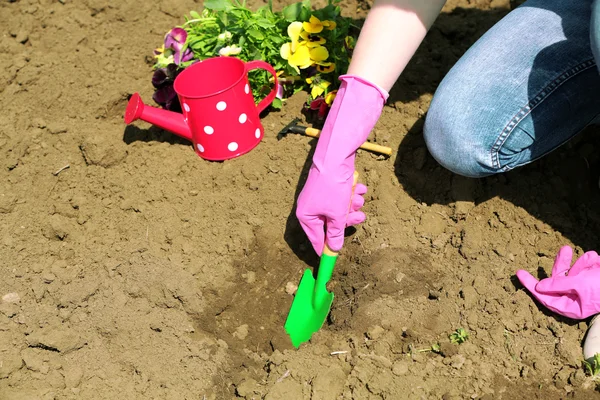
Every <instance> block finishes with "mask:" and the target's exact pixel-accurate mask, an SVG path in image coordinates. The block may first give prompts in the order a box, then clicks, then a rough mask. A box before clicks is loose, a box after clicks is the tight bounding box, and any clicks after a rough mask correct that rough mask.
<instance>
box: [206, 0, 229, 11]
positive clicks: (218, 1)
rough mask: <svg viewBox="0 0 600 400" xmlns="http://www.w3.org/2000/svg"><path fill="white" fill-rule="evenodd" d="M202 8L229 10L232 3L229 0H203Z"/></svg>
mask: <svg viewBox="0 0 600 400" xmlns="http://www.w3.org/2000/svg"><path fill="white" fill-rule="evenodd" d="M204 8H207V9H209V10H214V11H229V10H231V9H233V5H232V4H231V2H230V1H229V0H205V1H204Z"/></svg>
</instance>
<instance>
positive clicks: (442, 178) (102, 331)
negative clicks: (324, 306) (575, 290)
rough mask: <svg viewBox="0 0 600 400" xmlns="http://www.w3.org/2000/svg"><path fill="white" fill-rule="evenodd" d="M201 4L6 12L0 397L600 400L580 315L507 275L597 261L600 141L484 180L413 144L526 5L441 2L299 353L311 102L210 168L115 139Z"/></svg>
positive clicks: (187, 155) (133, 130)
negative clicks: (327, 310)
mask: <svg viewBox="0 0 600 400" xmlns="http://www.w3.org/2000/svg"><path fill="white" fill-rule="evenodd" d="M251 4H253V5H254V6H256V5H258V3H257V2H254V3H251ZM200 6H201V3H200V2H197V1H193V0H177V1H170V2H158V1H154V0H152V1H146V2H140V1H133V0H124V1H120V2H108V1H102V0H82V1H73V0H64V1H62V0H61V1H51V0H19V1H11V0H9V1H6V0H4V1H2V2H0V29H1V31H2V35H1V36H0V52H1V54H3V56H2V57H0V67H1V70H2V71H4V72H3V73H2V75H1V76H0V93H1V96H0V104H1V107H2V113H0V167H1V168H0V181H1V182H2V185H1V186H0V225H1V226H2V229H1V231H0V254H1V258H0V259H1V261H2V263H1V264H0V274H1V276H2V279H1V280H0V295H1V296H3V295H5V294H9V293H16V294H17V295H18V296H19V298H20V300H19V301H18V302H10V301H3V302H0V399H3V400H4V399H11V400H13V399H71V398H72V399H76V398H77V399H80V398H81V399H155V398H156V399H159V398H160V399H204V398H206V399H230V398H235V397H236V396H237V397H242V398H246V399H259V398H265V399H309V398H310V399H313V400H316V399H416V398H443V399H462V398H468V399H476V398H478V399H483V398H488V399H489V398H504V399H515V398H524V399H532V398H540V399H554V398H557V399H558V398H586V399H588V398H595V397H599V396H598V395H597V394H596V393H595V392H594V391H593V384H592V382H591V380H590V379H589V378H587V377H586V376H585V374H584V371H583V369H582V368H581V361H582V353H581V340H582V339H583V337H584V334H585V331H586V328H587V321H585V322H580V323H577V322H574V321H570V320H566V319H564V318H560V317H557V316H556V315H553V314H551V313H549V312H547V311H546V310H545V309H543V308H540V307H538V304H537V303H536V302H535V301H534V300H533V299H532V298H531V297H530V296H528V294H527V293H526V292H525V291H524V290H523V289H522V287H521V286H520V285H519V284H518V282H517V281H516V279H515V277H514V272H515V270H516V269H518V268H526V269H528V270H530V271H533V272H535V271H536V270H537V272H538V274H539V275H540V276H543V274H548V273H550V267H551V264H552V261H553V256H554V254H555V253H556V252H557V250H558V249H559V248H560V246H562V245H564V244H572V245H574V246H576V248H577V251H578V253H581V252H582V251H584V250H589V249H594V248H596V249H597V243H598V233H597V232H598V230H597V227H598V226H599V224H600V212H599V211H598V210H599V209H600V208H599V207H598V206H599V203H600V201H599V200H600V196H599V190H598V170H599V169H598V168H599V159H598V154H600V153H599V152H598V149H599V148H600V139H598V135H597V130H596V131H595V132H594V131H589V132H588V133H587V134H584V135H582V136H581V137H579V138H578V139H577V140H576V141H573V142H571V143H570V144H569V145H567V146H564V147H563V148H561V149H560V150H559V151H557V152H555V153H553V154H551V155H550V156H548V157H546V158H544V159H542V160H540V161H539V162H536V163H534V164H532V165H530V166H528V167H526V168H522V169H520V170H518V171H514V172H510V173H507V174H503V175H501V176H496V177H492V178H487V179H481V180H470V179H464V178H460V177H457V176H453V175H452V174H451V173H449V172H448V171H446V170H444V169H443V168H441V167H440V166H439V165H438V164H437V163H436V162H435V161H434V160H433V159H432V158H431V157H430V156H429V155H428V153H427V151H426V148H425V146H424V142H423V139H422V135H421V133H422V125H423V117H424V114H425V112H426V111H427V108H428V104H429V102H430V100H431V97H432V93H433V92H434V90H435V88H436V86H437V84H438V83H439V82H440V80H441V78H442V77H443V75H444V74H445V72H446V71H447V70H448V69H449V68H450V67H451V66H452V65H453V63H454V62H456V60H457V59H458V58H459V57H460V55H461V54H462V53H463V52H464V51H465V50H466V49H467V48H468V47H469V46H470V45H471V44H472V43H473V42H474V41H475V40H476V39H477V38H478V37H479V36H480V35H481V34H483V32H485V31H486V30H487V29H488V28H489V27H490V26H492V25H493V24H494V23H495V22H496V21H498V20H499V19H500V18H501V17H502V16H503V15H505V14H506V13H507V12H508V11H509V10H510V9H511V7H514V6H515V4H513V3H511V2H509V1H508V0H491V1H490V0H450V1H449V2H448V4H447V6H446V7H445V9H444V12H443V14H442V15H441V16H440V17H439V19H438V20H437V22H436V25H435V26H434V27H433V28H432V30H431V32H430V34H429V35H428V38H427V40H426V41H425V43H424V44H423V46H421V48H420V50H419V52H418V54H417V55H416V56H415V58H414V59H413V61H412V62H411V64H410V66H409V68H408V69H407V71H406V73H405V74H404V75H403V76H402V78H401V79H400V80H399V82H398V84H397V86H396V88H395V89H394V90H393V91H392V96H391V100H390V102H389V105H388V106H387V107H386V108H385V111H384V113H383V116H382V118H381V121H380V123H379V124H378V125H377V127H376V129H375V132H374V133H373V135H372V136H371V140H373V141H375V142H377V143H379V144H384V145H389V146H391V147H393V148H394V150H395V152H394V155H393V157H391V158H389V159H385V158H381V157H377V156H375V155H373V154H370V153H366V152H362V151H361V152H359V156H358V161H357V165H358V168H359V171H360V173H361V176H362V178H363V179H364V180H365V181H366V183H367V184H368V185H369V187H370V191H369V194H368V196H367V197H368V201H367V204H366V206H365V209H366V212H367V214H368V220H367V222H366V223H364V224H363V225H362V226H360V227H358V229H356V230H355V231H354V232H350V233H349V236H348V238H347V240H346V246H345V249H344V252H343V255H342V256H341V257H340V260H339V262H338V265H337V266H336V270H335V274H334V279H333V289H334V291H335V294H336V298H335V301H334V305H333V309H332V312H331V315H330V318H329V320H328V322H327V324H326V326H325V327H324V328H323V329H322V330H321V331H320V332H318V333H317V334H316V335H315V336H314V338H313V340H312V341H311V342H310V343H308V344H306V345H303V346H302V347H301V348H300V349H299V350H296V349H293V348H292V347H291V345H290V343H289V340H288V338H287V336H286V334H285V332H284V330H283V323H284V321H285V318H286V315H287V312H288V310H289V306H290V304H291V301H292V296H291V295H289V294H288V293H287V292H286V286H287V285H288V284H297V283H298V281H299V279H300V276H301V273H302V271H303V270H304V269H306V268H307V267H312V266H314V265H315V263H316V261H317V259H316V257H315V256H314V255H313V253H312V251H311V250H310V246H309V245H308V243H307V241H306V239H305V236H304V234H303V233H302V231H301V229H300V228H299V225H298V223H297V221H296V220H295V217H294V214H293V207H294V200H295V196H296V195H297V193H298V190H299V189H298V188H299V187H301V186H302V183H303V181H304V178H305V176H306V175H305V174H306V170H307V166H308V160H309V156H310V154H311V153H310V152H311V150H312V149H313V148H314V145H315V142H314V140H311V139H309V138H307V137H304V136H299V135H288V136H287V137H285V138H283V139H281V140H277V138H276V136H277V132H278V131H279V130H280V129H281V128H282V127H283V126H285V125H286V124H287V123H288V122H290V121H291V120H292V119H293V118H294V117H301V115H300V108H301V104H302V102H303V101H304V97H303V95H302V94H299V95H297V96H296V97H294V98H292V99H291V100H290V101H289V102H287V103H286V105H285V107H284V109H283V110H282V111H281V112H271V113H270V114H269V115H267V116H265V118H264V119H263V123H264V126H265V129H266V132H267V134H266V137H265V139H264V140H263V142H262V143H261V144H260V145H259V146H258V147H257V148H256V149H254V150H253V151H252V152H250V153H249V154H247V155H244V156H243V157H241V158H239V159H236V160H232V161H227V162H223V163H211V162H206V161H203V160H201V159H200V158H198V157H197V156H196V155H195V154H194V152H193V151H192V149H191V147H190V145H189V143H187V142H185V141H182V140H179V139H177V138H176V137H175V136H174V135H172V134H170V133H168V132H164V131H161V130H159V129H157V128H154V127H151V126H150V125H148V124H145V123H136V124H135V126H130V127H125V125H124V123H123V119H122V118H123V112H124V108H125V104H126V102H127V99H128V97H129V96H130V95H131V94H132V93H134V92H136V91H139V92H140V93H141V95H142V98H144V99H145V100H146V101H147V102H148V103H151V100H150V99H151V95H152V87H151V84H150V76H151V62H152V61H151V59H149V56H150V55H151V54H152V50H153V48H154V47H156V46H157V45H158V44H159V43H160V42H161V40H162V37H163V35H164V33H165V32H166V31H168V30H169V29H170V28H171V27H172V26H174V25H176V24H179V23H181V22H182V16H183V15H184V14H186V13H187V12H188V11H189V10H192V9H196V10H197V9H199V8H200ZM344 7H345V9H344V10H345V13H346V15H356V16H357V18H361V17H364V15H365V12H366V10H367V9H368V3H365V2H360V3H356V1H353V0H352V1H350V2H348V3H346V4H345V5H344ZM357 10H358V11H357ZM66 166H68V168H66V169H64V170H62V171H61V172H59V173H57V171H58V170H59V169H62V168H63V167H66ZM7 299H8V300H10V299H9V298H7ZM460 327H463V328H466V329H467V330H468V331H469V333H470V337H469V339H468V340H467V341H466V342H465V343H463V344H461V345H456V344H451V343H450V341H449V338H448V335H449V334H450V333H452V332H453V331H454V330H455V329H457V328H460ZM435 343H439V344H440V347H441V349H440V351H439V352H431V351H426V350H427V349H430V348H431V346H432V344H435ZM334 352H338V353H334ZM332 354H333V355H332Z"/></svg>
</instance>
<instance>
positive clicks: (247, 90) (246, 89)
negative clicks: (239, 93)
mask: <svg viewBox="0 0 600 400" xmlns="http://www.w3.org/2000/svg"><path fill="white" fill-rule="evenodd" d="M244 92H246V94H248V93H250V86H248V84H247V83H246V86H244Z"/></svg>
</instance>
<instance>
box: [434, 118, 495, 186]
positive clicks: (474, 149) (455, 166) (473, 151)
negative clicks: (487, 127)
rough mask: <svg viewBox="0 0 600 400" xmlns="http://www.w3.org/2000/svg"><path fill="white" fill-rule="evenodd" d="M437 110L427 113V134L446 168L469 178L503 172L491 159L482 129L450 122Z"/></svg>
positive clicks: (437, 159)
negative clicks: (495, 166) (492, 163)
mask: <svg viewBox="0 0 600 400" xmlns="http://www.w3.org/2000/svg"><path fill="white" fill-rule="evenodd" d="M448 121H452V119H451V118H444V117H443V115H441V113H439V112H438V111H437V110H431V109H430V111H429V112H428V114H427V118H426V120H425V126H424V128H423V136H424V138H425V143H426V145H427V149H428V150H429V153H430V154H431V156H432V157H433V158H434V159H435V160H436V161H437V162H438V163H439V164H440V165H441V166H442V167H444V168H446V169H448V170H450V171H452V172H453V173H455V174H458V175H462V176H465V177H468V178H483V177H485V176H489V175H493V174H495V173H497V172H499V171H498V170H497V169H496V168H494V167H493V166H492V165H491V162H488V159H489V158H490V147H489V145H488V144H486V143H484V139H485V135H481V133H482V132H481V130H477V129H468V130H467V129H465V128H464V127H463V126H459V124H456V125H452V124H451V123H448Z"/></svg>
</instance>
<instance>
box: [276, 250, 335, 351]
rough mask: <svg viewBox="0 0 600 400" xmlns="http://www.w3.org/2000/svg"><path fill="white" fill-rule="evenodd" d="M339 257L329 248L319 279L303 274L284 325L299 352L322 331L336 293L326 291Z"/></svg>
mask: <svg viewBox="0 0 600 400" xmlns="http://www.w3.org/2000/svg"><path fill="white" fill-rule="evenodd" d="M337 256H338V253H337V252H335V251H333V250H331V249H330V248H329V247H328V246H327V245H325V248H324V249H323V254H322V255H321V262H320V264H319V270H318V274H317V279H316V280H315V278H313V275H312V272H311V270H310V269H307V270H306V271H304V275H303V276H302V280H301V281H300V286H298V291H297V292H296V297H294V301H293V303H292V308H291V309H290V313H289V314H288V317H287V321H285V331H286V332H287V333H288V335H290V338H291V339H292V344H293V345H294V347H296V348H298V347H299V346H300V344H302V343H304V342H308V341H309V340H310V338H311V336H312V335H313V333H315V332H316V331H318V330H319V329H321V327H322V326H323V323H324V322H325V319H326V318H327V314H329V310H330V309H331V304H332V303H333V293H329V292H328V291H327V282H329V280H330V279H331V275H332V274H333V268H334V267H335V261H336V260H337Z"/></svg>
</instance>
